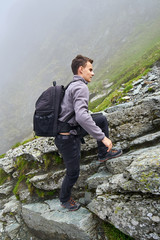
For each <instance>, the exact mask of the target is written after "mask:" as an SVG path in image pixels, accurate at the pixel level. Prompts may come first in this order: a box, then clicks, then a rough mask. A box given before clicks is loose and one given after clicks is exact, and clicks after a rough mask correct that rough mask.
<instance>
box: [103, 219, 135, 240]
mask: <svg viewBox="0 0 160 240" xmlns="http://www.w3.org/2000/svg"><path fill="white" fill-rule="evenodd" d="M103 229H104V232H105V235H106V236H107V239H108V240H134V239H133V238H132V237H130V236H127V235H125V234H124V233H122V232H121V231H119V230H118V229H117V228H115V227H114V226H113V225H111V224H110V223H106V222H104V223H103Z"/></svg>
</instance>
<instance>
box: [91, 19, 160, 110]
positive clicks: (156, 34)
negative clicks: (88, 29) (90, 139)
mask: <svg viewBox="0 0 160 240" xmlns="http://www.w3.org/2000/svg"><path fill="white" fill-rule="evenodd" d="M159 20H160V19H156V20H154V21H153V22H151V23H149V25H147V24H146V25H144V26H143V27H144V28H143V30H142V26H138V27H137V28H136V29H135V31H134V32H133V33H132V35H131V36H130V38H129V39H128V40H127V42H125V44H124V45H122V46H121V47H120V48H119V50H118V51H117V52H116V53H115V54H114V56H113V57H112V58H111V59H110V61H109V63H108V62H106V64H105V62H103V64H102V66H104V67H103V68H102V69H101V70H100V72H98V73H97V76H99V77H98V79H96V82H93V83H91V84H90V86H89V88H90V91H91V92H94V93H100V92H102V91H103V92H104V84H105V83H106V81H107V83H113V84H112V86H111V87H110V90H111V93H110V94H109V95H108V96H106V97H105V98H104V99H99V100H96V101H95V102H92V103H90V104H89V109H90V110H91V111H93V112H97V111H101V110H104V109H106V108H107V107H110V106H112V105H113V104H116V103H119V101H118V100H119V99H120V97H122V96H117V97H115V96H116V95H117V91H118V89H119V88H120V87H121V85H122V84H127V83H128V82H130V86H129V85H128V86H126V88H125V90H124V92H123V96H125V94H126V93H127V92H128V91H129V89H131V85H132V82H133V81H134V80H138V79H140V78H141V77H142V76H144V75H146V74H147V73H148V72H149V71H150V69H151V67H152V66H153V64H154V63H155V62H156V61H159V60H160V31H158V30H157V29H159ZM148 31H150V34H148ZM135 36H136V38H135ZM95 89H96V90H95ZM107 91H108V89H107ZM149 91H152V89H150V90H149ZM106 94H107V93H106ZM118 95H119V94H118ZM112 98H114V99H113V101H112ZM116 99H117V101H115V100H116Z"/></svg>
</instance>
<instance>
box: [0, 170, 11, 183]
mask: <svg viewBox="0 0 160 240" xmlns="http://www.w3.org/2000/svg"><path fill="white" fill-rule="evenodd" d="M9 179H10V175H9V174H7V173H6V172H5V171H4V170H3V169H2V168H0V185H3V184H4V183H5V182H6V180H9Z"/></svg>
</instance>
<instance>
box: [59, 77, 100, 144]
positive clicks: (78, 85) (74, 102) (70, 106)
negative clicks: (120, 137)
mask: <svg viewBox="0 0 160 240" xmlns="http://www.w3.org/2000/svg"><path fill="white" fill-rule="evenodd" d="M80 80H81V81H80ZM73 81H74V82H72V83H71V84H70V85H69V87H68V88H67V89H66V91H65V95H64V98H63V101H62V104H61V113H60V117H59V120H60V121H62V122H63V121H64V119H65V118H66V117H67V116H68V115H69V114H70V113H72V112H73V111H75V116H74V117H73V118H71V119H70V120H69V121H68V123H70V124H71V125H72V126H76V125H77V123H78V124H79V125H80V126H81V127H82V128H84V129H85V130H86V131H87V132H88V133H89V134H90V135H91V136H93V137H94V138H95V139H97V140H98V141H102V139H103V138H104V137H105V134H104V133H103V132H102V130H101V129H100V128H99V127H98V126H97V125H96V124H95V122H94V121H93V119H92V117H91V115H90V114H89V113H88V101H89V90H88V86H87V81H85V80H84V79H83V78H82V77H81V76H79V75H75V76H74V77H73ZM71 131H72V130H71Z"/></svg>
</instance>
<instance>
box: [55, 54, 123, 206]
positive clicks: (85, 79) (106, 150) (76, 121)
mask: <svg viewBox="0 0 160 240" xmlns="http://www.w3.org/2000/svg"><path fill="white" fill-rule="evenodd" d="M92 63H93V60H92V59H90V58H87V57H84V56H82V55H78V56H77V57H76V58H75V59H73V61H72V64H71V68H72V71H73V74H74V77H73V81H72V83H71V84H70V85H69V86H68V88H67V90H66V92H65V96H64V99H63V101H62V105H61V113H60V116H59V121H60V126H61V131H60V133H59V134H58V136H57V137H56V139H55V143H56V146H57V148H58V149H59V151H60V153H61V154H62V157H63V160H64V163H65V167H66V176H65V178H64V180H63V183H62V187H61V190H60V201H61V205H62V206H63V207H64V208H67V209H68V210H70V211H75V210H78V209H79V207H80V204H78V203H76V202H75V201H74V200H72V198H71V190H72V187H73V185H74V184H75V183H76V181H77V179H78V177H79V170H80V144H81V139H82V138H83V137H84V136H85V135H87V134H90V135H92V136H93V137H94V138H95V139H96V140H97V144H98V160H99V161H100V162H104V161H106V160H108V159H111V158H115V157H118V156H120V155H121V154H122V151H121V150H115V151H112V150H111V149H112V142H111V140H110V139H109V138H108V137H109V131H108V122H107V119H106V117H105V116H103V115H102V114H98V115H97V116H95V117H92V116H91V115H90V114H89V113H88V101H89V90H88V86H87V84H88V83H89V82H91V79H92V77H93V76H94V72H93V67H92ZM73 112H74V113H75V115H74V116H73V115H72V114H73ZM69 114H71V115H72V116H73V117H72V118H71V119H70V120H69V121H68V123H66V124H64V122H65V119H66V117H67V116H68V115H69Z"/></svg>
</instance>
